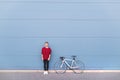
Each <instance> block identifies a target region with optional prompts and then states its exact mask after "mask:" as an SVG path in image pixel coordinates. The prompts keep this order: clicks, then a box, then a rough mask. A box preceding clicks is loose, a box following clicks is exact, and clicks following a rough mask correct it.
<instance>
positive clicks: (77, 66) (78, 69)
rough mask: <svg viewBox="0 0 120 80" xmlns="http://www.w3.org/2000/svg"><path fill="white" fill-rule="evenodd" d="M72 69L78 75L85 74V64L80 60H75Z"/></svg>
mask: <svg viewBox="0 0 120 80" xmlns="http://www.w3.org/2000/svg"><path fill="white" fill-rule="evenodd" d="M72 67H73V69H72V70H73V72H74V73H76V74H80V73H83V72H84V70H85V64H84V63H83V62H82V61H80V60H75V62H74V63H73V66H72Z"/></svg>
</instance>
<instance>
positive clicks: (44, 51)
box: [42, 47, 51, 60]
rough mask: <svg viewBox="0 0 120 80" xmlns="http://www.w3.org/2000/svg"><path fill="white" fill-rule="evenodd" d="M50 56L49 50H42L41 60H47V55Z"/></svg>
mask: <svg viewBox="0 0 120 80" xmlns="http://www.w3.org/2000/svg"><path fill="white" fill-rule="evenodd" d="M50 54H51V48H45V47H43V48H42V55H43V60H48V58H49V55H50Z"/></svg>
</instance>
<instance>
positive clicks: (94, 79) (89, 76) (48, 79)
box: [0, 72, 120, 80]
mask: <svg viewBox="0 0 120 80" xmlns="http://www.w3.org/2000/svg"><path fill="white" fill-rule="evenodd" d="M0 80H120V73H117V72H116V73H95V72H94V73H83V74H74V73H65V74H56V73H50V74H49V75H43V73H41V72H29V73H25V72H8V73H5V72H4V73H3V72H1V73H0Z"/></svg>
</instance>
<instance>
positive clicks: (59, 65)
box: [54, 60, 66, 74]
mask: <svg viewBox="0 0 120 80" xmlns="http://www.w3.org/2000/svg"><path fill="white" fill-rule="evenodd" d="M54 69H55V72H56V73H58V74H62V73H65V72H66V64H65V63H64V62H62V60H59V61H57V62H56V63H55V65H54Z"/></svg>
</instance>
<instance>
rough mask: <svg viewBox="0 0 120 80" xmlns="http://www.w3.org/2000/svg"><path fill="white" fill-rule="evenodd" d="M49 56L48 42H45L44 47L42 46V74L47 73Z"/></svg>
mask: <svg viewBox="0 0 120 80" xmlns="http://www.w3.org/2000/svg"><path fill="white" fill-rule="evenodd" d="M50 57H51V48H50V47H49V43H48V42H45V43H44V47H43V48H42V60H43V63H44V75H45V74H48V69H49V61H50Z"/></svg>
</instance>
